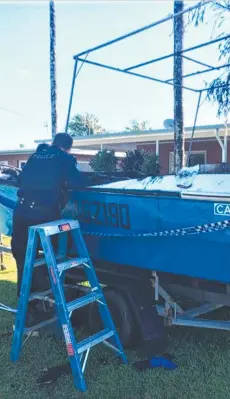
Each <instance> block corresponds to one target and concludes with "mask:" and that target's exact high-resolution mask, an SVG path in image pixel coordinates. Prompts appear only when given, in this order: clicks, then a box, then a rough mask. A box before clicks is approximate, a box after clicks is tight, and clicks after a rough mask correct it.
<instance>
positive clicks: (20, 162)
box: [18, 160, 26, 169]
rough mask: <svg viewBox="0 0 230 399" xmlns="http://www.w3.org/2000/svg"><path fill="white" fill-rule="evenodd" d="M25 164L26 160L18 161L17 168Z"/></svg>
mask: <svg viewBox="0 0 230 399" xmlns="http://www.w3.org/2000/svg"><path fill="white" fill-rule="evenodd" d="M25 164H26V161H25V160H23V161H18V168H20V169H22V168H23V167H24V166H25Z"/></svg>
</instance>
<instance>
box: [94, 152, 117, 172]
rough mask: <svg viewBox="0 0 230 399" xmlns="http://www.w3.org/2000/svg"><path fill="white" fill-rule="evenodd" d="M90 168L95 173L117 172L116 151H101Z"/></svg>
mask: <svg viewBox="0 0 230 399" xmlns="http://www.w3.org/2000/svg"><path fill="white" fill-rule="evenodd" d="M89 164H90V167H91V168H92V169H93V171H94V172H101V173H102V172H104V173H112V172H116V171H117V158H116V156H115V151H114V150H106V149H105V150H101V151H98V153H97V155H96V156H95V157H94V158H92V159H91V161H90V163H89Z"/></svg>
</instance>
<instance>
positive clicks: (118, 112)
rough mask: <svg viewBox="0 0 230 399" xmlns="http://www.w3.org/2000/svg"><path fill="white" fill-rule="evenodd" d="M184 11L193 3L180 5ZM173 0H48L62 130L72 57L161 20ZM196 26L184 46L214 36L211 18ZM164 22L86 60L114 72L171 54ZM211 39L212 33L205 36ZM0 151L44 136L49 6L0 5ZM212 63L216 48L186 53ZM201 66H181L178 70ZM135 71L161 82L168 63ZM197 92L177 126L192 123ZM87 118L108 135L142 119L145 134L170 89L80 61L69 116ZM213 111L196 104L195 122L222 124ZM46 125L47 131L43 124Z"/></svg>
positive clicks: (169, 113)
mask: <svg viewBox="0 0 230 399" xmlns="http://www.w3.org/2000/svg"><path fill="white" fill-rule="evenodd" d="M185 3H186V6H189V5H192V4H195V3H196V2H193V1H186V2H185ZM172 11H173V1H166V0H160V1H156V0H150V1H144V0H142V1H131V0H129V1H114V2H113V1H104V2H98V1H96V0H94V1H91V2H88V1H86V0H85V1H84V2H81V1H75V2H73V1H72V2H68V1H65V2H61V1H58V0H57V1H56V35H57V36H56V40H57V44H56V57H57V113H58V131H63V129H64V126H65V120H66V115H67V109H68V102H69V97H70V87H71V80H72V70H73V64H74V63H73V55H74V54H77V53H79V52H81V51H83V50H86V49H88V48H90V47H92V46H95V45H97V44H100V43H103V42H106V41H108V40H110V39H113V38H115V37H117V36H119V35H122V34H124V33H127V32H129V31H131V30H134V29H137V28H139V27H141V26H144V25H147V24H150V23H152V22H153V21H156V20H158V19H161V18H163V17H165V16H166V15H167V14H169V13H171V12H172ZM207 17H208V18H207V20H208V22H207V23H205V24H204V25H202V26H201V27H200V28H195V27H193V26H191V25H190V26H189V27H188V28H187V29H186V32H185V42H184V48H186V47H191V46H195V45H197V44H199V43H201V42H205V41H207V40H209V39H210V38H211V37H214V36H215V33H214V34H213V32H212V30H213V16H212V13H208V14H207ZM172 26H173V25H172V22H171V21H170V22H167V23H164V24H162V25H160V26H157V27H154V28H152V29H150V30H148V31H147V32H144V33H141V34H139V35H136V36H134V37H132V38H129V39H127V40H125V41H122V42H119V43H117V44H115V45H112V46H109V47H107V48H104V49H102V50H99V51H96V52H95V53H92V54H91V55H90V57H89V59H90V60H94V61H98V62H102V63H106V64H109V65H112V66H116V67H120V68H122V67H128V66H130V65H133V64H136V63H139V62H143V61H146V60H148V59H151V58H156V57H160V56H162V55H164V54H168V53H171V52H172V51H173V37H172ZM213 35H214V36H213ZM0 54H1V62H0V135H1V140H0V149H3V148H17V147H18V146H19V145H20V144H24V145H25V147H32V146H34V144H33V143H34V140H36V139H44V138H50V137H51V117H50V80H49V2H48V1H39V2H36V1H27V2H21V1H19V0H18V1H14V2H10V1H8V2H7V3H6V2H3V1H1V0H0ZM189 56H192V57H194V58H196V59H199V60H201V61H203V62H205V63H207V64H209V63H211V65H218V64H219V61H218V47H217V45H212V46H209V47H206V48H203V49H200V50H195V51H193V52H192V53H190V54H189ZM198 69H203V67H199V66H198V65H196V64H194V63H191V62H189V61H185V63H184V72H185V73H190V72H194V71H197V70H198ZM138 72H139V73H146V74H148V75H149V76H153V77H157V78H160V79H169V78H171V77H172V73H173V63H172V59H168V60H165V61H162V62H160V63H156V64H153V65H150V66H148V67H143V68H141V69H139V70H138ZM204 76H205V79H206V80H207V81H211V80H212V79H213V78H214V77H216V76H217V74H216V72H215V73H213V72H212V73H208V74H206V75H202V76H199V77H195V78H188V79H186V82H184V83H186V85H187V86H190V87H194V88H202V87H203V86H204ZM196 102H197V93H192V92H188V91H185V92H184V118H185V125H186V126H191V125H192V124H193V120H194V115H195V110H196ZM85 112H89V113H93V114H95V115H96V116H97V117H98V118H99V121H100V124H101V125H102V126H103V128H105V129H106V131H108V132H115V131H123V130H124V129H125V127H126V126H128V125H129V124H130V121H131V120H132V119H137V120H147V121H149V125H150V126H151V127H152V128H153V129H158V128H160V129H161V128H163V121H164V120H165V119H167V118H172V117H173V90H172V87H170V86H167V85H162V84H159V83H155V82H151V81H148V80H144V79H140V78H137V77H132V76H127V75H124V74H121V73H117V72H113V71H108V70H105V69H101V68H98V67H95V66H90V65H86V64H84V66H83V68H82V70H81V72H80V73H79V76H78V78H77V81H76V89H75V96H74V101H73V108H72V114H71V116H73V115H74V114H76V113H85ZM216 112H217V107H216V106H213V105H211V104H209V103H207V102H203V104H202V107H201V109H200V113H199V117H198V121H197V124H198V125H202V124H204V125H205V124H214V123H223V120H221V119H220V120H219V119H217V117H216ZM47 125H48V126H47Z"/></svg>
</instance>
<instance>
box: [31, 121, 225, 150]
mask: <svg viewBox="0 0 230 399" xmlns="http://www.w3.org/2000/svg"><path fill="white" fill-rule="evenodd" d="M227 126H228V128H229V127H230V124H228V125H227ZM184 130H185V137H186V138H188V139H189V138H190V136H191V132H192V130H193V127H192V126H189V127H186V128H185V129H184ZM216 130H219V131H220V134H221V133H222V132H223V133H224V130H225V125H224V124H215V125H201V126H196V128H195V135H194V138H208V137H215V131H216ZM173 138H174V133H173V129H154V130H146V131H124V132H117V133H98V134H94V135H91V136H75V137H74V145H78V146H82V147H84V146H89V145H98V144H99V145H100V144H101V145H103V144H108V143H111V141H113V142H114V143H117V142H118V140H119V143H130V142H146V141H151V140H152V141H155V140H162V141H168V140H173ZM35 142H36V143H41V142H47V143H48V142H51V139H45V140H36V141H35Z"/></svg>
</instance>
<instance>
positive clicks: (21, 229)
mask: <svg viewBox="0 0 230 399" xmlns="http://www.w3.org/2000/svg"><path fill="white" fill-rule="evenodd" d="M60 217H61V216H60V210H59V209H57V208H49V207H41V206H39V207H38V206H34V207H33V208H31V207H30V204H20V203H18V204H17V206H16V208H15V210H14V214H13V233H12V242H11V248H12V254H13V256H14V258H15V260H16V264H17V273H18V283H17V294H18V297H19V295H20V290H21V283H22V277H23V270H24V263H25V255H26V248H27V240H28V229H29V227H30V226H34V225H37V224H41V223H46V222H52V221H54V220H58V219H60ZM49 287H50V283H49V277H48V270H47V267H46V266H45V265H44V266H39V267H37V268H35V269H34V272H33V280H32V287H31V292H37V291H38V292H39V291H45V290H47V289H49Z"/></svg>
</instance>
